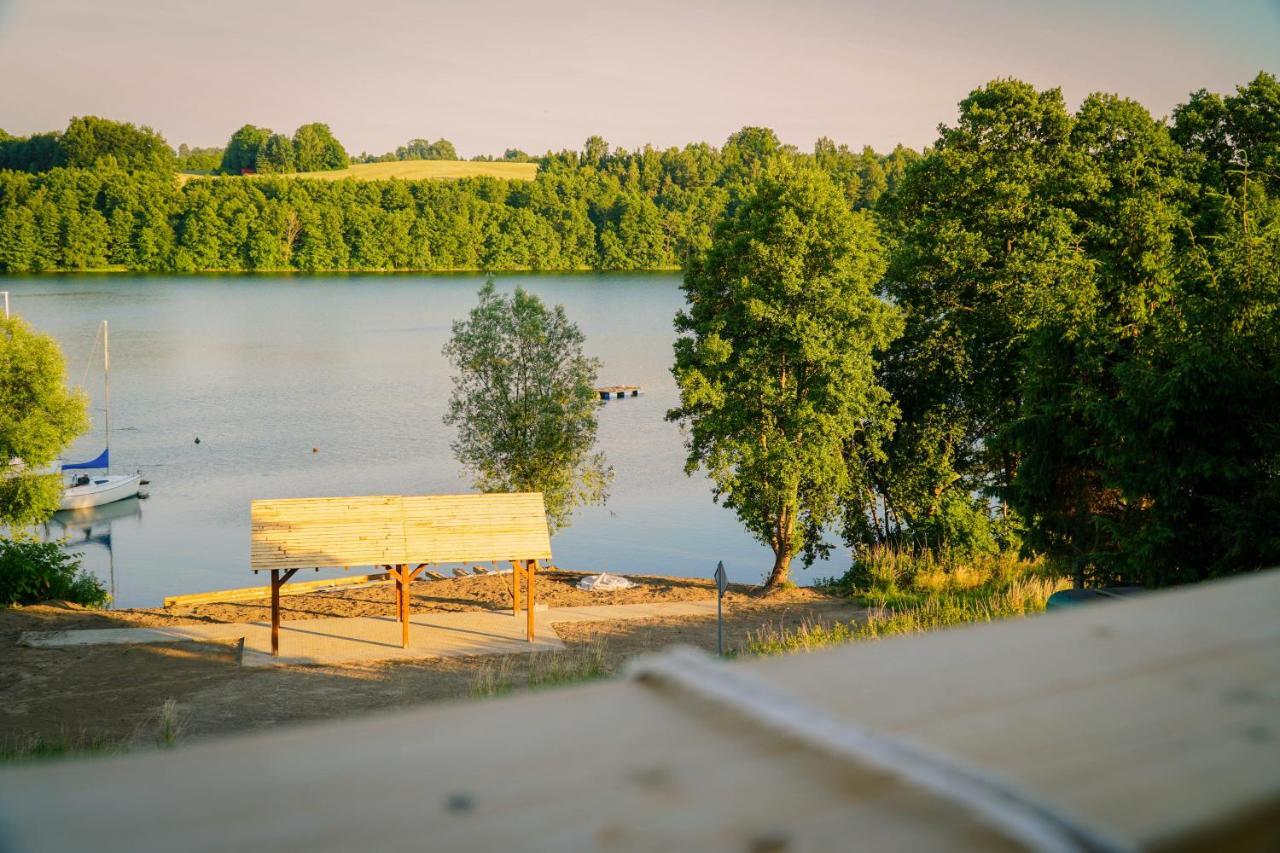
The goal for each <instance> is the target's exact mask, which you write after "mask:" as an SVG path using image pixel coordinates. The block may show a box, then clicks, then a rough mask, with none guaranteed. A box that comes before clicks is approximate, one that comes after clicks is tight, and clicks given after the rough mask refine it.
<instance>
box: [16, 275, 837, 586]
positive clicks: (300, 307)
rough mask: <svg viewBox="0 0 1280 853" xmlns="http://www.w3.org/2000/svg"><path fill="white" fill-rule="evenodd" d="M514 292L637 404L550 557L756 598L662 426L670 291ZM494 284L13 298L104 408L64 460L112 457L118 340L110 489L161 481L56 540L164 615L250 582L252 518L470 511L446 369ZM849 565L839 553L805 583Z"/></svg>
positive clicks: (669, 389) (610, 415) (676, 437)
mask: <svg viewBox="0 0 1280 853" xmlns="http://www.w3.org/2000/svg"><path fill="white" fill-rule="evenodd" d="M517 283H519V284H521V285H523V286H524V287H525V288H526V289H528V290H530V291H533V292H535V293H537V294H538V295H539V296H541V297H542V298H543V299H544V300H546V301H548V302H553V303H561V304H563V305H564V306H565V308H566V310H567V311H568V313H569V316H570V317H571V318H572V319H573V320H575V321H576V322H577V323H578V324H579V325H580V326H581V328H582V330H583V332H584V333H585V334H586V336H587V349H588V351H589V352H590V353H591V354H592V355H595V356H597V357H598V358H600V359H601V361H602V362H603V365H604V366H603V369H602V371H601V374H600V381H601V383H602V384H629V385H641V386H643V387H644V389H645V395H644V396H642V397H639V398H636V399H627V400H621V401H611V402H610V403H608V404H606V405H605V406H604V407H603V409H602V410H601V414H600V446H601V448H602V449H603V450H604V451H605V453H606V454H607V456H608V457H609V461H610V462H611V463H612V465H613V466H614V468H615V470H616V479H615V481H614V485H613V489H612V494H611V496H610V499H609V503H608V505H607V506H606V507H603V508H590V509H587V510H583V511H581V512H580V513H579V515H578V516H577V517H576V519H575V521H574V523H573V525H572V526H571V527H570V528H568V529H567V530H565V531H562V532H561V533H559V534H557V535H556V537H555V538H554V540H553V542H552V550H553V551H554V553H555V555H556V562H557V564H559V565H561V566H564V567H567V568H574V569H583V570H592V571H596V570H606V571H609V572H618V573H626V572H652V573H660V574H672V575H681V576H709V575H710V574H711V572H712V571H713V569H714V567H715V564H716V561H717V560H724V562H725V566H726V568H728V569H729V573H730V576H731V577H732V578H733V579H734V580H737V581H751V582H755V581H758V580H760V578H761V577H762V576H763V575H764V574H765V573H766V572H767V570H768V568H769V565H770V563H771V556H770V554H769V551H768V549H766V548H764V547H762V546H760V545H757V544H756V543H754V542H753V541H752V540H751V539H750V538H749V537H748V536H747V535H746V534H745V533H743V532H742V530H741V528H740V527H739V526H738V524H737V521H736V519H735V517H734V515H733V513H731V512H729V511H727V510H725V509H723V508H721V507H719V506H716V505H715V504H714V503H713V502H712V500H711V490H710V487H709V484H708V482H707V481H706V480H705V479H704V478H703V477H701V476H700V475H699V476H695V477H686V476H685V474H684V472H683V469H682V466H683V461H684V449H683V445H682V439H681V436H680V432H679V429H678V428H677V427H676V426H675V425H674V424H669V423H666V422H665V421H664V420H663V414H664V413H665V412H666V410H667V409H668V408H670V407H671V406H672V405H673V404H674V403H675V401H676V392H675V383H674V381H673V380H672V378H671V374H670V373H669V369H670V365H671V343H672V339H673V338H674V333H673V331H672V327H671V320H672V317H673V316H674V314H675V312H676V311H677V309H678V308H679V307H680V305H681V303H682V297H681V294H680V291H679V286H678V278H677V277H675V276H671V275H643V276H617V275H610V276H602V275H519V276H503V277H500V278H499V279H498V285H499V287H500V288H504V289H513V288H514V287H515V285H516V284H517ZM482 284H483V278H482V277H480V276H470V275H467V276H464V275H453V276H344V277H317V278H307V277H261V278H260V277H248V276H244V277H226V276H210V277H194V278H193V277H181V278H165V277H158V276H149V277H138V278H134V277H126V276H65V277H43V278H34V279H3V278H0V290H6V289H7V290H9V291H10V292H11V294H12V295H11V300H12V308H13V310H14V311H15V312H16V313H18V314H21V315H22V316H24V317H25V318H26V319H27V320H28V321H29V322H31V323H32V324H34V325H35V326H36V327H37V328H38V329H40V330H42V331H45V332H48V333H50V334H52V335H54V336H55V337H56V338H57V339H58V340H59V341H60V342H61V344H62V347H63V351H64V352H65V353H66V356H67V364H68V372H69V374H70V379H71V382H72V384H80V383H81V381H82V380H83V381H84V383H85V387H86V388H87V389H88V390H89V392H90V393H91V395H92V397H93V405H94V406H95V412H94V423H95V425H94V430H93V431H92V432H91V433H90V434H89V435H87V436H85V437H83V438H82V439H81V440H80V441H78V442H77V444H76V445H75V446H74V447H73V448H72V449H71V450H70V451H69V452H68V453H67V458H68V459H72V460H80V459H88V458H91V457H92V456H94V455H96V454H97V453H98V451H99V450H100V449H101V445H102V421H101V412H100V411H99V410H98V409H97V408H96V407H100V406H101V405H102V393H101V392H102V370H101V366H100V365H101V353H100V352H99V353H98V354H97V355H96V356H95V357H94V360H91V359H90V351H91V348H92V346H93V342H94V337H95V334H96V330H97V326H98V323H99V322H100V321H101V320H109V321H110V326H111V355H112V372H111V379H112V382H111V386H112V387H111V390H112V416H113V420H114V431H113V435H112V451H111V453H112V463H113V470H116V471H127V470H133V469H135V468H141V469H142V471H143V472H144V473H145V475H146V476H147V478H148V479H150V480H151V485H150V486H149V487H147V488H148V490H149V492H150V498H149V499H147V500H144V501H128V502H121V503H119V504H115V505H111V506H109V507H104V508H102V509H101V510H98V511H97V514H96V515H93V516H89V517H84V518H64V517H62V516H64V515H65V514H62V513H60V514H59V516H58V517H57V518H56V519H55V522H54V523H53V524H51V525H50V532H52V533H55V534H62V533H63V532H65V533H66V534H68V535H69V536H70V537H71V539H72V540H73V542H77V543H78V544H76V545H75V547H76V549H77V550H79V551H81V552H82V553H83V555H84V561H85V565H86V567H87V568H89V569H91V570H92V571H94V572H95V573H97V574H99V575H100V576H101V577H103V578H104V580H108V581H110V580H111V578H112V575H114V584H115V588H116V600H117V603H118V604H119V605H120V606H125V607H130V606H150V605H156V604H158V603H159V602H160V599H161V598H162V597H163V596H165V595H172V594H178V593H186V592H199V591H204V590H210V589H220V588H226V587H235V586H249V585H251V584H253V583H254V582H255V579H254V576H253V575H252V574H251V573H250V572H249V571H248V551H249V501H250V500H251V499H253V498H263V497H295V496H297V497H300V496H313V495H358V494H382V493H391V494H396V493H401V494H410V493H418V494H423V493H437V492H460V491H467V490H468V489H469V484H468V482H467V481H466V480H465V479H463V477H462V473H461V471H460V469H459V467H458V465H457V463H456V462H455V461H454V459H453V456H452V454H451V453H450V450H449V442H450V439H451V437H452V436H451V431H450V430H449V429H448V428H446V427H445V426H444V425H443V424H442V422H441V416H442V415H443V414H444V411H445V404H446V401H447V399H448V395H449V392H450V387H451V386H450V380H449V368H448V365H447V363H446V362H445V360H444V357H443V356H442V355H441V354H440V350H441V347H442V346H443V345H444V343H445V340H446V339H447V337H448V334H449V329H450V324H451V323H452V321H453V320H455V319H457V318H460V317H463V316H465V314H466V313H467V311H468V310H469V309H470V307H471V306H472V305H473V304H474V301H475V294H476V291H477V290H478V289H479V288H480V286H481V285H482ZM197 436H198V437H199V438H200V443H199V444H196V443H195V439H196V437H197ZM312 448H316V449H317V451H318V452H315V453H313V452H312ZM844 565H847V555H846V554H844V553H843V552H840V553H837V555H836V556H835V557H833V560H832V562H831V564H818V565H817V566H815V567H814V568H813V569H811V570H809V571H808V572H804V571H798V572H797V579H798V580H800V581H801V582H804V581H805V580H806V578H812V577H813V576H815V575H818V574H827V575H829V574H833V573H838V572H839V571H842V570H843V568H844ZM798 568H799V567H798V564H797V569H798ZM326 574H327V573H326Z"/></svg>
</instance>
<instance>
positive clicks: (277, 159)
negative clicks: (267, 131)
mask: <svg viewBox="0 0 1280 853" xmlns="http://www.w3.org/2000/svg"><path fill="white" fill-rule="evenodd" d="M253 170H254V171H255V172H257V173H258V174H259V175H273V174H274V175H279V174H286V173H289V172H296V171H297V170H298V169H297V164H296V162H295V160H294V155H293V143H292V142H290V141H289V137H287V136H285V135H284V134H283V133H273V134H271V136H269V137H267V141H266V142H265V143H264V144H263V146H262V147H261V148H259V149H258V157H257V159H255V160H254V165H253Z"/></svg>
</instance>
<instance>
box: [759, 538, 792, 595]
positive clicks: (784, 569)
mask: <svg viewBox="0 0 1280 853" xmlns="http://www.w3.org/2000/svg"><path fill="white" fill-rule="evenodd" d="M792 556H794V555H793V554H792V553H791V545H790V544H787V545H783V546H782V547H781V548H780V549H775V550H774V552H773V571H772V572H770V573H769V580H768V581H766V582H765V585H764V588H765V589H766V590H770V589H777V588H778V587H780V586H782V585H783V584H784V583H786V582H787V580H788V577H789V572H790V571H791V558H792Z"/></svg>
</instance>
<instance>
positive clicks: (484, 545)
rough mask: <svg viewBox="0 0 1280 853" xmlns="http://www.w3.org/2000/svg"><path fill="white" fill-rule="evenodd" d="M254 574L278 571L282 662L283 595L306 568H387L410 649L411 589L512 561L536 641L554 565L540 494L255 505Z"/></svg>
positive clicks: (274, 641) (515, 602) (274, 586)
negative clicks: (462, 569)
mask: <svg viewBox="0 0 1280 853" xmlns="http://www.w3.org/2000/svg"><path fill="white" fill-rule="evenodd" d="M250 514H251V517H252V533H251V539H250V549H249V566H250V568H251V569H252V570H253V571H254V572H255V573H257V572H262V571H270V572H271V653H272V654H273V655H276V654H279V653H280V587H282V586H283V585H284V584H286V583H288V581H289V579H290V578H292V577H293V576H294V574H296V573H297V572H298V570H299V569H322V568H338V567H341V568H343V569H347V568H350V567H351V566H381V567H383V568H385V569H386V571H387V573H388V574H389V575H390V576H391V577H392V579H393V580H394V581H395V584H396V618H397V619H399V621H400V631H401V643H402V645H404V646H405V647H407V646H408V645H409V584H410V583H412V582H413V579H414V578H416V577H417V576H418V574H419V573H420V572H422V570H423V569H425V568H426V567H427V566H430V565H433V564H441V563H467V562H494V561H509V562H510V563H511V568H512V575H511V597H512V615H513V616H514V615H518V614H519V611H520V582H521V580H523V581H524V582H525V587H526V596H525V600H526V604H527V608H526V609H527V610H528V626H527V629H526V631H527V634H528V639H529V640H530V641H532V640H533V627H534V625H533V607H534V597H535V589H534V584H535V577H536V575H537V571H538V560H549V559H551V535H550V533H549V531H548V529H547V513H546V507H545V505H544V503H543V500H542V494H541V493H540V492H520V493H514V494H490V495H416V496H402V495H369V496H364V497H347V498H280V499H273V500H255V501H253V502H252V503H251V510H250Z"/></svg>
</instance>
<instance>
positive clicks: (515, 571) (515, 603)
mask: <svg viewBox="0 0 1280 853" xmlns="http://www.w3.org/2000/svg"><path fill="white" fill-rule="evenodd" d="M523 568H524V567H523V566H522V565H521V564H520V561H519V560H512V561H511V615H512V616H519V615H520V572H521V570H522V569H523Z"/></svg>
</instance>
